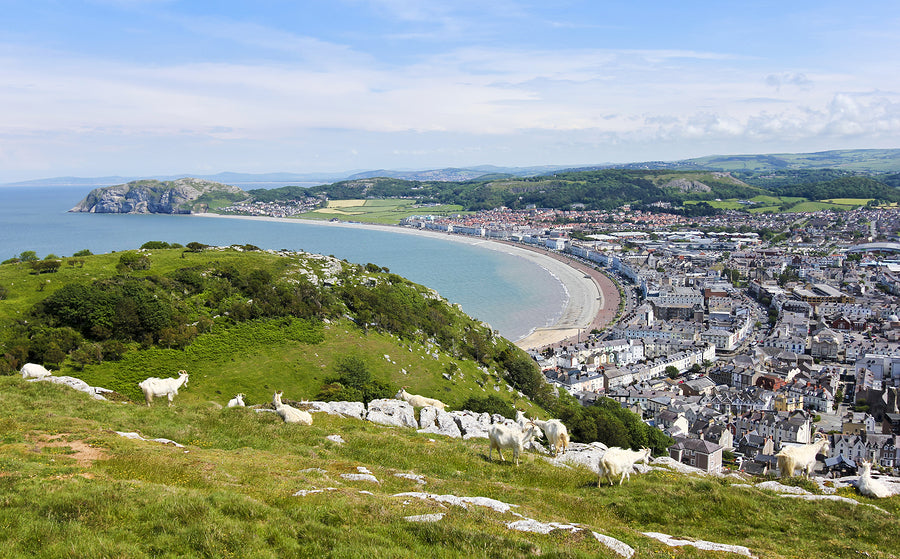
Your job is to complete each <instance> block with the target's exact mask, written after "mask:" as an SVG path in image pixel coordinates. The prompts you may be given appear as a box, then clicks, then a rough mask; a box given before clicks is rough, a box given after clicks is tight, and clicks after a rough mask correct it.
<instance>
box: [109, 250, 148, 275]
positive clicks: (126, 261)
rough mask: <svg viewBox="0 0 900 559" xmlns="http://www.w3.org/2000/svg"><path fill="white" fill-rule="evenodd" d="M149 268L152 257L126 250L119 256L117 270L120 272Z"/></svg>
mask: <svg viewBox="0 0 900 559" xmlns="http://www.w3.org/2000/svg"><path fill="white" fill-rule="evenodd" d="M149 269H150V257H149V256H147V255H145V254H138V253H136V252H126V253H124V254H122V256H120V257H119V263H118V264H117V265H116V270H117V271H118V272H119V273H123V272H129V271H134V270H149Z"/></svg>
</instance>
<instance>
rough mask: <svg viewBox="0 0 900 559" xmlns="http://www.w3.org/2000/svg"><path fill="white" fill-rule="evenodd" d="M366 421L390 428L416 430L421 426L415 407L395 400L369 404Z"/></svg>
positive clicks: (387, 399)
mask: <svg viewBox="0 0 900 559" xmlns="http://www.w3.org/2000/svg"><path fill="white" fill-rule="evenodd" d="M366 419H367V420H368V421H371V422H372V423H378V424H379V425H388V426H390V427H412V428H416V427H418V426H419V424H418V423H416V415H415V412H414V411H413V407H412V406H410V405H409V404H407V403H406V402H404V401H402V400H394V399H393V398H385V399H381V400H372V401H371V402H369V412H368V414H367V415H366Z"/></svg>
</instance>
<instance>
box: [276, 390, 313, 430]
mask: <svg viewBox="0 0 900 559" xmlns="http://www.w3.org/2000/svg"><path fill="white" fill-rule="evenodd" d="M282 394H284V392H276V393H275V395H274V396H272V403H273V404H275V412H276V413H277V414H278V415H280V416H281V419H283V420H284V422H285V423H299V424H301V425H312V415H310V413H309V412H308V411H303V410H298V409H297V408H295V407H293V406H289V405H287V404H282V403H281V395H282Z"/></svg>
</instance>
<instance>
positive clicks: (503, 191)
mask: <svg viewBox="0 0 900 559" xmlns="http://www.w3.org/2000/svg"><path fill="white" fill-rule="evenodd" d="M732 175H733V176H735V177H736V178H738V179H740V180H742V181H743V182H744V183H745V184H741V183H740V182H735V181H732V180H729V179H727V178H719V177H715V176H713V175H711V174H706V173H704V175H703V178H702V182H703V183H704V184H706V185H707V186H709V187H710V188H711V190H710V191H709V192H696V191H693V192H682V191H680V190H678V189H677V188H663V187H661V186H660V185H661V184H665V183H666V182H667V181H668V179H669V178H678V177H679V176H684V177H685V178H687V179H691V180H693V179H694V178H695V177H696V176H697V171H672V170H645V169H624V168H622V169H600V170H596V169H594V170H580V171H579V170H574V171H567V172H557V173H555V174H553V175H549V176H538V177H528V178H518V177H496V176H491V177H487V176H485V177H479V178H478V179H474V180H470V181H458V182H449V181H409V180H404V179H397V178H368V179H357V180H349V181H341V182H337V183H334V184H329V185H320V186H314V187H311V188H308V189H302V188H300V187H295V186H292V187H283V188H279V189H271V190H252V191H250V194H252V196H253V197H254V199H256V200H260V201H279V200H285V201H287V200H297V199H302V198H306V197H310V196H328V197H329V198H332V199H352V198H412V199H416V200H418V201H420V202H430V203H441V204H458V205H461V206H462V207H463V208H465V209H466V210H472V211H477V210H485V209H492V208H497V207H500V206H505V207H508V208H512V209H520V208H524V207H526V206H528V205H530V204H533V205H535V206H537V207H542V208H555V209H569V208H571V207H572V205H573V204H579V205H583V207H584V208H586V209H588V210H604V209H614V208H618V207H620V206H621V205H623V204H629V203H630V204H636V205H647V204H652V203H655V202H668V203H670V204H671V209H669V210H668V211H671V212H673V213H681V214H684V215H688V216H702V215H713V214H715V213H716V212H717V210H716V208H713V207H712V206H710V205H708V204H683V202H684V201H685V200H698V201H703V200H707V201H709V200H713V199H716V198H721V199H728V198H752V197H754V196H756V195H759V194H772V195H776V196H794V197H801V198H808V199H811V200H825V199H829V198H876V199H879V200H885V201H892V202H893V201H900V193H898V191H897V189H896V187H897V186H900V178H898V177H900V174H898V175H875V176H865V175H860V174H855V173H853V172H851V171H845V170H837V169H810V170H781V171H776V172H767V173H754V172H733V173H732ZM654 211H666V210H661V209H660V208H659V207H655V208H654Z"/></svg>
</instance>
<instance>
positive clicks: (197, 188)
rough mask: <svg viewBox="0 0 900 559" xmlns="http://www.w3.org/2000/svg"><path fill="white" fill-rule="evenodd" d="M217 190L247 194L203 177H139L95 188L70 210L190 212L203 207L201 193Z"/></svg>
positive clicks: (229, 194) (238, 196)
mask: <svg viewBox="0 0 900 559" xmlns="http://www.w3.org/2000/svg"><path fill="white" fill-rule="evenodd" d="M207 193H216V194H217V195H219V196H223V195H224V196H226V197H229V198H233V199H234V200H236V201H237V200H242V199H244V198H246V197H247V194H246V193H245V192H244V191H243V190H241V189H240V188H238V187H236V186H229V185H226V184H221V183H217V182H212V181H207V180H203V179H194V178H183V179H178V180H174V181H157V180H138V181H132V182H129V183H127V184H117V185H115V186H107V187H104V188H95V189H94V190H92V191H91V192H90V193H89V194H88V195H87V197H85V199H84V200H82V201H81V202H79V203H78V205H76V206H75V207H74V208H72V209H71V210H69V211H70V212H90V213H127V214H189V213H192V212H193V211H195V210H196V211H204V210H203V209H202V208H201V207H198V205H197V204H195V202H196V200H197V199H198V198H200V196H202V195H204V194H207Z"/></svg>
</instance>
